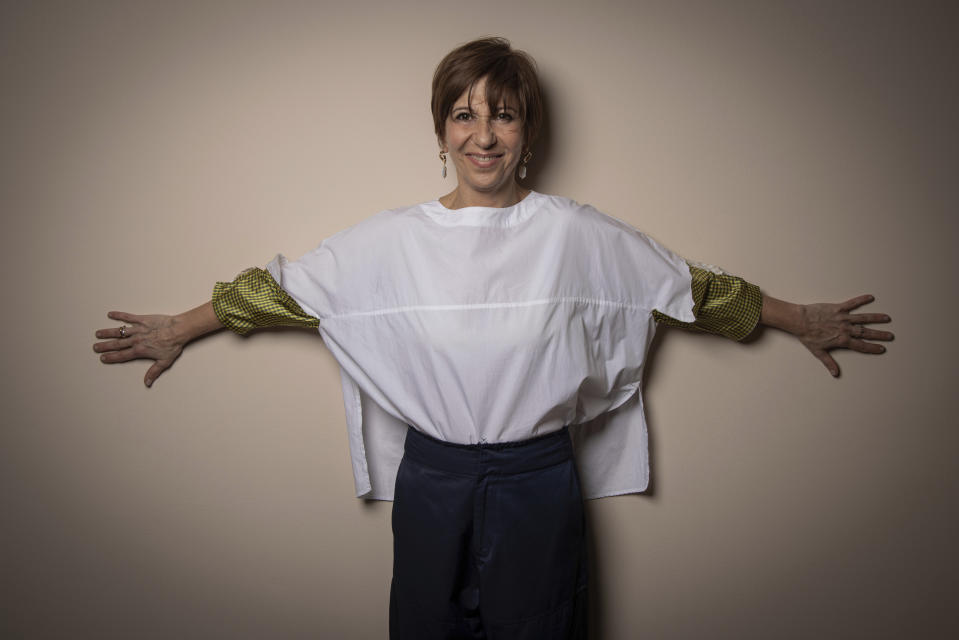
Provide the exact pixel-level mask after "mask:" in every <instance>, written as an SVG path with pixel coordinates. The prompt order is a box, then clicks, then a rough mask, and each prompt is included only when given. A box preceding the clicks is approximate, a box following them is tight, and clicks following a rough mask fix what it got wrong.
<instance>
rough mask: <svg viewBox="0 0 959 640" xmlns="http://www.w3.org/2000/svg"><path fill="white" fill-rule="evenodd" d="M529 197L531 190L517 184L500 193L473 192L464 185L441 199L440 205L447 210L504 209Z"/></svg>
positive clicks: (457, 186)
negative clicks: (467, 208)
mask: <svg viewBox="0 0 959 640" xmlns="http://www.w3.org/2000/svg"><path fill="white" fill-rule="evenodd" d="M528 195H529V189H524V188H523V187H521V186H519V185H518V184H516V183H515V182H513V183H512V184H510V186H509V188H508V189H504V190H503V191H500V192H495V193H486V192H482V191H473V190H472V189H469V188H466V187H464V186H463V185H456V188H455V189H453V190H452V191H450V192H449V193H447V194H446V195H445V196H442V197H440V199H439V200H440V204H442V205H443V206H444V207H446V208H447V209H462V208H464V207H495V208H498V209H502V208H504V207H512V206H513V205H514V204H516V203H517V202H519V201H520V200H522V199H523V198H525V197H526V196H528Z"/></svg>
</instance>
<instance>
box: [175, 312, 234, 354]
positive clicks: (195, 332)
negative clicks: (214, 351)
mask: <svg viewBox="0 0 959 640" xmlns="http://www.w3.org/2000/svg"><path fill="white" fill-rule="evenodd" d="M172 328H173V332H174V335H175V336H176V341H177V342H178V343H179V344H180V345H181V346H182V345H185V344H187V343H188V342H191V341H193V340H196V339H197V338H199V337H200V336H203V335H206V334H208V333H211V332H213V331H218V330H219V329H222V328H223V323H222V322H220V319H219V318H218V317H217V315H216V313H215V312H214V311H213V302H212V301H211V302H205V303H204V304H201V305H200V306H198V307H195V308H193V309H190V310H189V311H184V312H183V313H181V314H178V315H175V316H173V327H172Z"/></svg>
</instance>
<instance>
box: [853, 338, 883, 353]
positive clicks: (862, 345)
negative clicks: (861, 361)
mask: <svg viewBox="0 0 959 640" xmlns="http://www.w3.org/2000/svg"><path fill="white" fill-rule="evenodd" d="M848 348H849V349H852V350H853V351H859V352H861V353H885V352H886V347H884V346H882V345H881V344H874V343H872V342H866V341H864V340H855V339H854V340H850V341H849V346H848Z"/></svg>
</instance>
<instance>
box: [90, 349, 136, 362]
mask: <svg viewBox="0 0 959 640" xmlns="http://www.w3.org/2000/svg"><path fill="white" fill-rule="evenodd" d="M139 357H141V356H140V355H139V354H137V353H136V352H135V351H134V350H133V349H123V350H121V351H109V352H107V353H104V354H103V355H101V356H100V362H105V363H106V364H116V363H117V362H129V361H130V360H136V359H137V358H139Z"/></svg>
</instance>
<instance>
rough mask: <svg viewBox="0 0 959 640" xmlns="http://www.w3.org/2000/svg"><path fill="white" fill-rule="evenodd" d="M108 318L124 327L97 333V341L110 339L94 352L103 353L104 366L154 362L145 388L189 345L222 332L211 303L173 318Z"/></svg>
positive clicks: (115, 313)
mask: <svg viewBox="0 0 959 640" xmlns="http://www.w3.org/2000/svg"><path fill="white" fill-rule="evenodd" d="M107 317H108V318H110V319H112V320H117V321H119V322H123V323H125V324H124V326H122V327H115V328H112V329H100V330H98V331H97V332H96V336H97V338H110V339H109V340H104V341H103V342H97V343H96V344H94V345H93V350H94V351H96V352H97V353H102V354H103V355H101V356H100V361H101V362H105V363H107V364H116V363H117V362H128V361H130V360H137V359H141V358H145V359H148V360H153V361H154V362H153V366H151V367H150V368H149V369H148V370H147V373H146V375H145V376H144V377H143V383H144V384H145V385H146V386H148V387H149V386H151V385H152V384H153V382H154V380H156V379H157V378H158V377H159V375H160V374H161V373H163V372H164V371H166V370H167V369H169V368H170V365H172V364H173V362H174V361H175V360H176V359H177V358H179V357H180V354H181V353H182V352H183V347H184V346H186V344H187V343H188V342H190V341H191V340H195V339H197V338H199V337H200V336H202V335H205V334H207V333H210V332H211V331H216V330H218V329H222V328H223V324H222V323H221V322H220V320H219V318H217V316H216V313H214V311H213V303H212V302H207V303H206V304H201V305H200V306H199V307H196V308H194V309H190V310H189V311H186V312H184V313H181V314H179V315H175V316H166V315H145V316H141V315H137V314H134V313H126V312H125V311H111V312H110V313H108V314H107ZM127 325H129V326H127Z"/></svg>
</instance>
